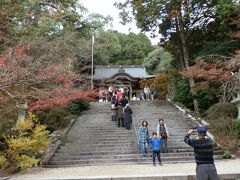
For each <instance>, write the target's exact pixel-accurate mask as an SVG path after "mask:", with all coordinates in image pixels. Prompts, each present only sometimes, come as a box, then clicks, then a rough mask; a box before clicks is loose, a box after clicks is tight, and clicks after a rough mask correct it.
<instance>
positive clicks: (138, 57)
mask: <svg viewBox="0 0 240 180" xmlns="http://www.w3.org/2000/svg"><path fill="white" fill-rule="evenodd" d="M116 35H117V37H118V39H119V43H120V45H121V51H120V52H119V53H118V54H116V55H115V56H114V57H113V58H112V60H111V61H110V63H111V64H131V65H132V64H137V65H139V64H143V61H144V58H145V57H147V54H148V53H149V52H151V51H152V50H153V49H154V47H153V46H152V43H151V41H150V39H149V38H148V37H147V36H146V35H145V34H142V33H139V34H135V33H132V32H131V33H129V34H123V33H118V32H116Z"/></svg>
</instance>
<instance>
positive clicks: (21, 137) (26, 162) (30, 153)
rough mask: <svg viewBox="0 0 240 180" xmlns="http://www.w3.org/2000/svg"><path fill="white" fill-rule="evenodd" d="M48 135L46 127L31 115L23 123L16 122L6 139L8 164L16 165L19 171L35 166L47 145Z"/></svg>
mask: <svg viewBox="0 0 240 180" xmlns="http://www.w3.org/2000/svg"><path fill="white" fill-rule="evenodd" d="M48 135H49V132H48V131H46V125H40V124H39V123H38V122H37V119H36V116H34V115H33V114H29V117H28V119H26V120H25V121H18V122H17V123H16V125H15V126H14V127H13V128H11V133H10V134H9V135H8V137H7V138H6V143H7V146H8V149H7V151H6V157H7V158H8V160H9V162H11V163H13V164H14V163H17V166H18V167H19V168H20V169H21V170H26V169H27V168H30V167H33V166H36V165H37V164H38V163H39V162H40V158H39V157H41V156H42V155H43V153H44V151H45V149H46V147H47V145H48V144H49V141H48V140H47V137H48Z"/></svg>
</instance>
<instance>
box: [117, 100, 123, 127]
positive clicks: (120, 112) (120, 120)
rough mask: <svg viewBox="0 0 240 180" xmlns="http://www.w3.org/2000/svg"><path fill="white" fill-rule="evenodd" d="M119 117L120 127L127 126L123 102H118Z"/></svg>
mask: <svg viewBox="0 0 240 180" xmlns="http://www.w3.org/2000/svg"><path fill="white" fill-rule="evenodd" d="M117 111H118V112H117V119H118V127H121V126H122V127H125V122H124V118H123V107H122V105H121V103H119V104H118V110H117Z"/></svg>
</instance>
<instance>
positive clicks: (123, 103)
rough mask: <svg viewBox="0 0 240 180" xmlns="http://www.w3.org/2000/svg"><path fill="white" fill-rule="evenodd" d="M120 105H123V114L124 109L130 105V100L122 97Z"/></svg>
mask: <svg viewBox="0 0 240 180" xmlns="http://www.w3.org/2000/svg"><path fill="white" fill-rule="evenodd" d="M119 103H120V104H121V105H122V107H123V112H124V108H125V107H126V105H127V104H128V100H127V98H126V97H125V95H122V97H121V99H120V100H119Z"/></svg>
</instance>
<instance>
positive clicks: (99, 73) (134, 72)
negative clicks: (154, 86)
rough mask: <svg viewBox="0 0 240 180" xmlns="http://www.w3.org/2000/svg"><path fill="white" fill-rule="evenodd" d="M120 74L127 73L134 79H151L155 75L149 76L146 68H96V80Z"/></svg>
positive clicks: (131, 66)
mask: <svg viewBox="0 0 240 180" xmlns="http://www.w3.org/2000/svg"><path fill="white" fill-rule="evenodd" d="M119 72H125V73H126V74H129V75H130V76H132V77H134V78H151V77H155V75H148V74H147V72H146V68H145V67H144V66H137V65H128V66H121V65H118V66H97V67H96V68H95V74H94V79H106V78H110V77H112V76H113V75H114V74H116V73H119Z"/></svg>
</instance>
